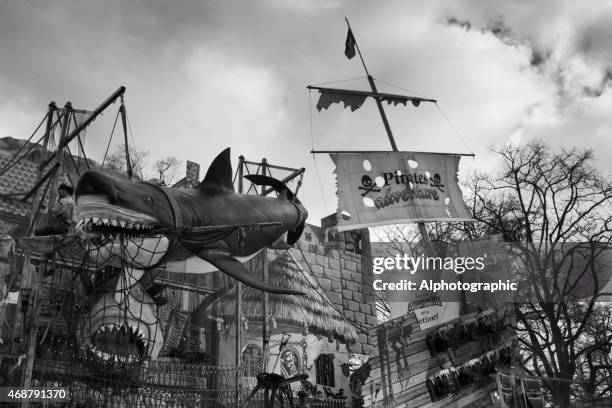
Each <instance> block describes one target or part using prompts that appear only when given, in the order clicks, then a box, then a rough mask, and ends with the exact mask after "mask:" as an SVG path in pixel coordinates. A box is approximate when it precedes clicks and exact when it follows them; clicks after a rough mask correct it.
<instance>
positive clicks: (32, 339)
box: [21, 102, 72, 408]
mask: <svg viewBox="0 0 612 408" xmlns="http://www.w3.org/2000/svg"><path fill="white" fill-rule="evenodd" d="M55 110H56V106H55V102H51V103H50V104H49V112H48V115H49V116H48V117H47V128H46V129H45V138H44V142H43V157H44V155H45V154H46V150H47V146H48V140H49V135H50V134H51V130H52V129H51V126H52V124H53V120H52V117H53V113H54V112H55ZM71 115H72V104H71V103H70V102H66V104H65V105H64V118H63V123H62V133H61V137H60V143H58V150H57V152H56V154H57V158H56V163H55V168H57V169H58V170H60V171H59V174H60V175H61V170H62V169H63V160H64V152H63V147H62V148H61V149H60V146H62V142H63V141H64V138H65V137H66V135H67V134H68V126H69V119H70V116H71ZM58 166H59V167H58ZM42 170H43V169H42V168H39V170H38V175H37V179H39V180H40V178H41V176H42ZM57 174H58V172H57V171H55V172H54V173H53V174H52V176H51V177H50V179H49V181H48V183H49V185H50V186H53V187H55V184H56V180H57ZM54 189H55V188H53V189H52V191H51V194H50V196H51V197H50V201H49V202H50V203H51V204H52V203H53V202H54V200H55V198H56V194H57V192H55V194H53V193H54V191H53V190H54ZM43 199H44V195H43V196H42V197H41V194H39V192H38V191H37V192H36V195H35V199H34V203H33V204H32V213H31V214H30V224H29V228H28V229H29V231H28V234H31V233H32V229H33V227H34V221H35V219H36V215H37V213H38V211H39V208H40V207H39V201H42V200H43ZM51 208H52V205H50V206H49V215H50V214H51ZM21 273H22V279H21V282H22V283H21V285H22V286H21V287H22V288H23V287H24V286H25V287H30V288H31V290H30V299H29V301H30V307H29V310H28V312H29V313H30V319H29V324H30V327H29V333H28V341H27V345H28V349H27V352H26V356H27V359H26V364H25V367H24V370H23V375H22V382H21V384H22V386H23V387H24V388H30V385H31V383H32V372H33V371H34V356H35V355H36V342H37V338H38V291H39V284H40V282H39V276H38V274H37V272H36V271H32V268H31V265H30V251H29V250H27V249H26V251H25V254H24V261H23V269H22V272H21ZM21 406H22V407H24V408H25V407H27V406H29V403H28V402H25V401H24V402H22V403H21Z"/></svg>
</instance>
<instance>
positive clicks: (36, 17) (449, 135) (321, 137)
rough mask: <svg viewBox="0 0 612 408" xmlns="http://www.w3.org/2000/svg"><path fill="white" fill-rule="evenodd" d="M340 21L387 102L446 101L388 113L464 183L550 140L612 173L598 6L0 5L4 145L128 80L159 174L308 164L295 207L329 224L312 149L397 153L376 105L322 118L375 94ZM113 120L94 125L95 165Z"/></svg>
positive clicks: (329, 199) (610, 25)
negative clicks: (56, 112)
mask: <svg viewBox="0 0 612 408" xmlns="http://www.w3.org/2000/svg"><path fill="white" fill-rule="evenodd" d="M344 16H347V17H348V18H349V20H350V22H351V25H352V27H353V31H354V33H355V37H356V39H357V43H358V44H359V46H360V48H361V51H362V52H363V54H364V59H365V62H366V64H367V66H368V69H369V71H370V73H371V74H372V75H373V76H374V78H375V79H377V84H378V87H379V90H380V91H384V92H393V93H401V94H411V95H419V96H426V97H431V98H435V99H437V100H438V101H439V104H438V106H436V105H427V104H423V105H421V107H419V108H414V107H412V106H408V107H404V106H401V105H398V106H396V107H393V106H389V107H387V109H386V110H387V113H388V116H389V120H390V122H391V127H392V129H393V131H394V133H395V136H396V140H397V144H398V146H399V148H400V150H419V151H442V152H470V151H473V152H474V153H475V154H476V158H475V159H474V160H472V159H464V165H463V166H462V175H463V174H466V173H467V172H468V171H469V168H470V167H471V166H474V165H475V166H478V167H480V168H493V163H494V161H493V155H492V154H491V153H490V152H489V151H488V148H489V147H490V146H491V145H501V144H504V143H508V142H510V143H524V142H526V141H528V140H530V139H531V138H542V139H543V140H545V141H547V142H549V143H552V144H554V145H565V146H572V145H576V146H579V147H585V148H593V149H595V152H596V155H597V158H598V159H599V161H598V163H599V165H600V166H601V168H602V170H603V171H604V172H606V173H610V172H611V171H612V160H610V159H609V158H610V157H612V143H611V142H610V130H611V128H612V123H611V114H612V90H611V83H612V47H611V46H610V43H611V42H612V1H605V0H601V1H598V0H589V1H588V2H586V1H585V2H578V1H564V0H549V1H516V0H515V1H484V0H483V1H455V0H453V1H450V0H449V1H370V2H365V1H312V0H289V1H287V0H285V1H283V0H260V1H221V0H217V1H129V2H126V1H99V0H96V1H57V0H56V1H53V2H49V1H7V0H0V55H1V60H0V137H2V136H13V137H16V138H27V137H29V135H30V133H31V132H32V130H33V129H34V127H35V126H36V125H37V124H38V122H39V121H40V120H41V119H42V117H43V115H44V114H45V111H46V107H47V104H48V103H49V101H51V100H55V101H56V102H57V103H58V105H60V106H63V104H64V103H65V101H67V100H70V101H71V102H72V103H73V105H74V106H75V107H77V108H81V109H92V108H94V107H96V106H97V105H98V104H99V103H100V102H101V101H103V100H104V99H105V98H106V97H107V96H109V95H110V94H111V93H112V92H113V91H115V90H116V89H117V88H118V87H119V86H120V85H125V86H126V87H127V92H126V96H125V102H126V107H127V111H128V116H129V120H130V125H131V129H132V131H133V140H134V143H135V145H136V148H137V149H139V150H147V151H149V152H150V153H149V157H148V161H149V163H153V162H154V161H155V160H157V159H161V158H163V157H166V156H169V155H171V156H176V157H177V158H178V159H180V160H183V166H184V161H185V160H191V161H196V162H199V163H201V164H202V167H203V168H202V176H203V175H204V174H205V171H206V169H207V167H208V164H209V163H210V161H211V160H212V159H213V158H214V156H215V155H216V154H217V153H219V152H220V151H221V150H223V149H224V148H225V147H228V146H229V147H231V148H232V159H233V161H234V165H235V163H236V161H237V158H238V156H239V155H240V154H242V155H244V156H245V157H246V158H247V160H252V161H258V160H260V159H261V158H263V157H265V158H267V159H268V161H269V162H270V163H272V164H278V165H283V166H288V167H305V168H306V175H305V177H304V184H303V187H302V189H301V192H300V196H301V197H302V200H303V201H304V202H305V204H306V206H307V208H308V209H309V211H310V214H311V217H310V219H309V221H310V222H311V223H314V224H319V219H320V218H321V217H322V216H325V215H327V214H329V213H331V212H333V211H334V210H335V208H336V199H335V196H334V178H333V175H332V174H331V172H332V170H333V166H332V163H331V160H330V159H329V158H328V157H327V156H325V155H318V156H317V157H316V159H313V156H312V155H311V154H310V153H309V152H310V150H311V149H312V148H313V147H314V148H315V149H318V150H322V149H331V150H333V149H338V150H357V149H375V150H379V149H388V148H389V143H388V140H387V138H386V135H385V132H384V128H383V126H382V123H381V121H380V118H379V116H378V113H377V110H376V108H375V104H374V103H373V101H371V100H370V101H368V102H366V104H365V105H364V107H363V108H362V109H359V110H357V111H355V112H350V110H348V109H343V108H342V106H341V105H338V104H336V105H332V107H331V108H330V109H328V110H326V111H323V112H320V113H319V112H317V111H316V109H315V107H314V106H315V104H316V101H317V94H316V93H314V92H313V93H312V94H310V93H309V91H308V90H307V89H306V86H307V85H308V84H312V85H317V84H327V85H328V86H334V87H346V88H353V89H362V90H367V89H368V83H367V81H366V79H365V74H364V71H363V68H362V66H361V63H360V61H359V59H358V58H353V59H352V60H348V59H347V58H346V57H345V56H344V41H345V38H346V31H347V28H346V24H345V22H344ZM355 78H357V79H355ZM345 80H349V81H346V82H339V81H345ZM117 108H118V107H117V106H116V105H115V106H113V107H111V109H109V110H108V111H107V112H106V114H105V115H104V117H103V118H101V119H99V120H97V121H96V122H95V123H94V124H93V125H92V126H91V127H90V129H89V130H88V135H87V141H86V150H87V152H88V154H89V156H91V157H92V158H94V159H96V160H101V158H102V156H103V154H104V149H105V147H106V143H107V142H108V138H109V136H110V133H111V128H112V120H113V119H114V117H115V114H116V112H117ZM447 119H448V120H447ZM120 135H121V133H116V135H115V138H116V139H115V140H118V139H119V136H120ZM462 138H463V140H462Z"/></svg>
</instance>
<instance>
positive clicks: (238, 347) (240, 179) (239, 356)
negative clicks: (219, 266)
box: [236, 156, 245, 408]
mask: <svg viewBox="0 0 612 408" xmlns="http://www.w3.org/2000/svg"><path fill="white" fill-rule="evenodd" d="M244 166H245V164H244V156H240V157H239V158H238V193H240V194H242V191H243V190H244V185H243V177H244ZM241 233H242V231H241V230H238V234H239V236H240V234H241ZM241 317H242V283H241V282H240V281H239V280H236V408H240V386H241V384H240V377H241V372H240V370H239V369H238V367H240V364H241V363H242V344H241V341H240V340H241V339H240V338H241V336H242V320H241Z"/></svg>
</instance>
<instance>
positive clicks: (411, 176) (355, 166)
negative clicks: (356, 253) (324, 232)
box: [330, 152, 473, 231]
mask: <svg viewBox="0 0 612 408" xmlns="http://www.w3.org/2000/svg"><path fill="white" fill-rule="evenodd" d="M330 156H331V158H332V160H333V161H334V163H335V165H336V170H335V172H336V175H337V187H338V191H337V194H338V230H339V231H345V230H350V229H357V228H366V227H373V226H377V225H386V224H400V223H413V222H424V221H473V219H472V217H471V215H470V212H469V211H468V209H467V207H466V206H465V203H464V202H463V198H462V194H461V189H460V188H459V185H458V183H457V172H458V167H459V159H460V156H458V155H448V154H439V153H417V152H364V153H332V154H330Z"/></svg>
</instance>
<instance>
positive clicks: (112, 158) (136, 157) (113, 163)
mask: <svg viewBox="0 0 612 408" xmlns="http://www.w3.org/2000/svg"><path fill="white" fill-rule="evenodd" d="M129 155H130V164H131V165H132V171H133V173H134V175H136V176H137V177H138V178H140V179H141V180H144V179H145V177H144V167H145V159H146V158H147V157H148V156H149V152H148V151H146V150H134V149H131V150H130V151H129ZM104 167H106V168H110V169H113V170H117V171H122V172H127V161H126V155H125V145H118V146H117V147H116V148H115V150H114V151H113V152H112V153H111V154H109V155H108V157H107V158H106V161H105V162H104Z"/></svg>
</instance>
